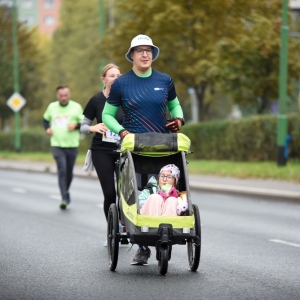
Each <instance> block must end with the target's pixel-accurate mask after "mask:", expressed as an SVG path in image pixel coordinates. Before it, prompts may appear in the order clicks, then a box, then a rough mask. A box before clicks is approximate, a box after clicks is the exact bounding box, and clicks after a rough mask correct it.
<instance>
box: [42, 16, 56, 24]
mask: <svg viewBox="0 0 300 300" xmlns="http://www.w3.org/2000/svg"><path fill="white" fill-rule="evenodd" d="M54 23H55V18H54V16H46V17H45V19H44V24H45V25H46V26H52V25H53V24H54Z"/></svg>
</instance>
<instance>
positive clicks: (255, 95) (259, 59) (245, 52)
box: [215, 1, 300, 113]
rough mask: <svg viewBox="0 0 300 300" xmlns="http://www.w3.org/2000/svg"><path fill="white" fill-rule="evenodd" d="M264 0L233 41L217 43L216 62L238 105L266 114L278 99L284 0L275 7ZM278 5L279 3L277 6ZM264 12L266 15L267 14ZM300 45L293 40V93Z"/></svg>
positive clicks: (299, 65)
mask: <svg viewBox="0 0 300 300" xmlns="http://www.w3.org/2000/svg"><path fill="white" fill-rule="evenodd" d="M263 2H264V1H261V2H260V3H259V4H260V5H259V6H258V8H259V9H260V10H259V9H257V10H252V11H251V12H250V13H249V16H248V17H247V18H244V19H243V24H242V26H241V27H240V30H239V32H237V34H236V36H234V37H233V38H222V39H220V40H219V42H218V44H217V47H216V48H217V52H216V53H215V55H216V57H215V61H216V64H217V66H218V68H219V76H220V77H219V78H220V81H221V83H222V85H221V86H222V88H223V90H224V91H225V92H227V93H229V94H230V95H231V96H232V97H233V99H234V102H235V103H238V104H241V105H245V104H249V103H250V104H252V105H253V106H255V104H256V107H257V112H258V113H263V112H265V110H266V108H267V107H268V106H269V104H270V103H269V102H270V100H274V99H277V97H278V81H279V78H278V75H279V51H280V27H281V23H280V19H279V18H278V16H279V15H280V12H281V10H280V8H281V1H272V2H273V3H272V6H268V5H267V2H266V3H265V5H263ZM274 2H275V3H274ZM263 12H264V13H263ZM299 48H300V43H299V40H296V39H292V38H290V39H289V52H288V57H289V60H288V72H289V73H288V74H289V82H288V83H289V93H290V94H292V93H293V88H292V83H293V80H297V79H298V77H299V75H300V55H299Z"/></svg>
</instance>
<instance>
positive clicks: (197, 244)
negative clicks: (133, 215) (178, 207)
mask: <svg viewBox="0 0 300 300" xmlns="http://www.w3.org/2000/svg"><path fill="white" fill-rule="evenodd" d="M193 211H194V217H195V227H194V229H195V236H196V239H190V240H188V242H187V252H188V259H189V265H190V268H191V270H192V271H194V272H195V271H197V269H198V267H199V263H200V254H201V222H200V213H199V208H198V206H197V205H194V204H193Z"/></svg>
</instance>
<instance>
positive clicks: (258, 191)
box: [190, 181, 300, 201]
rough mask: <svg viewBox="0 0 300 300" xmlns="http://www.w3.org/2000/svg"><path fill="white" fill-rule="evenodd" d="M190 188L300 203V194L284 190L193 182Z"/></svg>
mask: <svg viewBox="0 0 300 300" xmlns="http://www.w3.org/2000/svg"><path fill="white" fill-rule="evenodd" d="M190 188H191V189H196V190H203V191H210V192H211V191H213V192H220V193H234V194H243V195H252V196H264V197H272V198H278V199H279V198H280V199H283V198H284V199H292V200H298V201H300V193H298V192H293V191H286V190H277V189H266V188H253V187H249V186H236V185H231V186H229V185H225V184H217V183H213V184H212V183H209V182H201V183H199V182H195V181H190Z"/></svg>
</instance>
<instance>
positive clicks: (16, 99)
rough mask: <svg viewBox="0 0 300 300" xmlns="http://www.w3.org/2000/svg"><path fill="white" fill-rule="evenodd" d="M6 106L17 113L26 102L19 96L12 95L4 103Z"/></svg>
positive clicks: (16, 94) (17, 94)
mask: <svg viewBox="0 0 300 300" xmlns="http://www.w3.org/2000/svg"><path fill="white" fill-rule="evenodd" d="M6 104H7V105H8V106H9V107H10V108H11V109H12V110H13V111H14V112H18V111H19V110H20V109H21V108H22V107H23V106H24V105H25V104H26V100H25V99H24V98H23V97H22V96H21V95H20V94H19V93H14V94H12V96H11V97H10V98H9V99H8V100H7V101H6Z"/></svg>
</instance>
